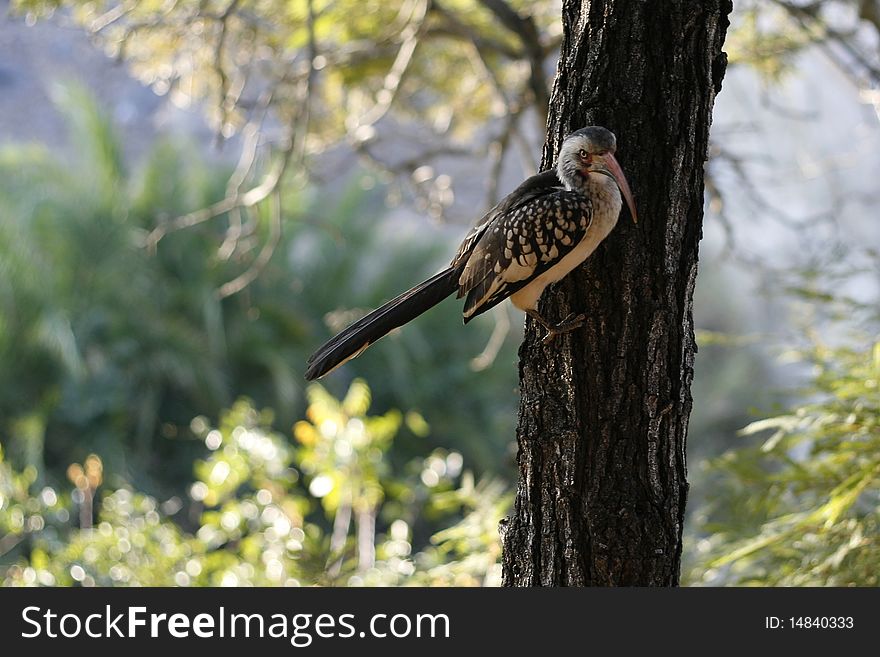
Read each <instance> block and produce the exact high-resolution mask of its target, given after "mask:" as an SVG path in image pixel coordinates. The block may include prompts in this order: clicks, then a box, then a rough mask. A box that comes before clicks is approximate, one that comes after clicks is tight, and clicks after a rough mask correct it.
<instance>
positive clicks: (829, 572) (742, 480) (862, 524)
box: [689, 335, 880, 586]
mask: <svg viewBox="0 0 880 657" xmlns="http://www.w3.org/2000/svg"><path fill="white" fill-rule="evenodd" d="M796 353H797V355H799V356H800V357H801V358H802V359H803V360H804V361H805V362H807V363H808V364H809V365H810V366H811V367H812V370H813V377H812V384H811V385H810V387H808V388H807V389H804V390H802V391H801V392H800V394H799V397H800V400H801V401H799V402H798V403H797V404H796V405H795V406H794V407H793V408H791V409H790V410H789V411H788V412H786V413H783V414H780V415H776V416H773V417H769V418H767V419H764V420H759V421H757V422H753V423H751V424H750V425H749V426H748V427H746V428H745V429H744V430H743V431H742V434H743V435H744V436H746V437H751V438H752V441H751V444H750V445H749V446H748V447H742V448H739V449H736V450H733V451H729V452H727V453H725V454H724V455H722V456H721V457H720V458H717V459H715V460H714V462H713V463H712V465H711V468H712V470H713V471H714V473H715V474H716V475H718V476H717V480H716V483H717V485H718V486H719V487H718V489H717V490H716V491H715V494H714V496H713V502H712V503H711V505H710V506H709V507H708V508H707V509H704V510H702V512H701V514H702V515H703V516H704V524H703V527H702V531H703V532H704V534H705V537H703V538H701V539H698V540H697V541H696V544H695V546H694V547H695V548H696V549H697V551H698V557H699V559H700V562H699V563H698V564H697V565H696V566H695V567H694V568H693V569H692V570H691V572H690V575H689V576H690V578H691V580H692V581H693V582H694V583H700V582H702V583H708V584H717V583H734V584H761V585H784V586H825V585H831V586H851V585H859V586H876V585H877V584H878V580H877V568H876V564H877V563H878V562H880V533H878V529H880V527H878V520H880V516H878V508H880V393H878V386H880V342H878V341H875V340H871V339H870V338H869V337H868V336H866V335H860V336H857V337H856V338H855V339H854V340H853V341H852V342H851V343H850V344H843V345H840V346H830V345H828V344H824V343H822V342H820V341H819V340H818V338H815V337H814V340H813V343H812V344H811V345H810V346H809V347H808V348H806V349H803V350H798V351H797V352H796ZM790 355H794V352H792V354H790ZM768 433H769V435H768ZM758 436H761V437H762V439H761V440H760V441H758V442H755V440H756V439H757V437H758Z"/></svg>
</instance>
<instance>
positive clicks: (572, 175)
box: [556, 126, 638, 222]
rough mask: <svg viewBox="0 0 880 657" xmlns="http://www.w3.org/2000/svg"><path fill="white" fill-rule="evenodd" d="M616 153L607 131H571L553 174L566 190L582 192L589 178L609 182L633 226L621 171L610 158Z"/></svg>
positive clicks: (629, 195)
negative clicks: (614, 186) (619, 197)
mask: <svg viewBox="0 0 880 657" xmlns="http://www.w3.org/2000/svg"><path fill="white" fill-rule="evenodd" d="M616 150H617V139H616V138H615V137H614V133H613V132H611V131H610V130H606V129H605V128H601V127H599V126H588V127H586V128H581V129H580V130H575V131H574V132H572V133H571V134H570V135H568V136H567V137H566V138H565V141H563V142H562V148H561V149H560V150H559V161H558V163H557V165H556V172H557V175H558V176H559V179H560V180H561V181H562V182H563V183H564V184H565V186H566V187H567V188H569V189H580V188H583V187H585V186H586V182H587V181H588V180H590V179H591V178H592V179H593V180H596V178H595V177H596V176H607V177H609V178H611V179H612V180H614V182H615V183H616V184H617V187H618V189H620V193H621V195H622V196H623V198H624V200H625V201H626V204H627V206H628V207H629V212H630V215H632V219H633V221H634V222H637V221H638V217H637V215H636V204H635V201H633V195H632V191H630V188H629V183H627V181H626V177H625V176H624V175H623V170H622V169H621V168H620V165H619V164H618V163H617V160H616V159H615V158H614V152H615V151H616Z"/></svg>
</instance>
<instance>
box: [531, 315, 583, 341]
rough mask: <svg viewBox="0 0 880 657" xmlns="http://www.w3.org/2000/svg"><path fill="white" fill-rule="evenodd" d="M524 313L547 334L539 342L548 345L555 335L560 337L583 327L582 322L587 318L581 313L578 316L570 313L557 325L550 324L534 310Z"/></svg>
mask: <svg viewBox="0 0 880 657" xmlns="http://www.w3.org/2000/svg"><path fill="white" fill-rule="evenodd" d="M526 312H527V313H528V315H529V316H530V317H531V318H532V319H534V320H535V321H536V322H538V323H539V324H540V325H541V326H543V327H544V329H545V330H546V331H547V334H546V335H545V336H544V337H543V338H541V342H542V343H543V344H550V343H551V342H553V340H555V339H556V336H557V335H562V334H563V333H568V332H570V331H573V330H575V329H577V328H580V327H581V326H583V325H584V320H586V318H587V316H586V315H584V314H583V313H581V314H580V315H575V314H574V313H570V314H569V315H568V317H566V318H565V319H563V320H562V321H561V322H559V323H558V324H551V323H550V322H548V321H547V320H546V319H544V318H543V317H541V316H540V315H539V314H538V313H537V312H536V311H534V310H529V311H526Z"/></svg>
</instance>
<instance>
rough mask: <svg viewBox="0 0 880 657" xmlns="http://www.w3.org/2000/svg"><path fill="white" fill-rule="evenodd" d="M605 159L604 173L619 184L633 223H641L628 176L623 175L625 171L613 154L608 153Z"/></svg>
mask: <svg viewBox="0 0 880 657" xmlns="http://www.w3.org/2000/svg"><path fill="white" fill-rule="evenodd" d="M604 159H605V171H602V173H607V175H610V176H611V177H612V178H614V182H616V183H617V186H618V188H620V193H621V194H622V195H623V198H624V200H625V201H626V205H627V207H629V213H630V215H632V220H633V223H636V224H637V223H639V218H638V215H637V214H636V202H635V201H634V200H633V195H632V190H630V188H629V183H628V182H627V181H626V176H624V175H623V169H621V168H620V165H619V164H618V163H617V160H616V159H614V156H613V155H612V154H611V153H606V154H605V158H604Z"/></svg>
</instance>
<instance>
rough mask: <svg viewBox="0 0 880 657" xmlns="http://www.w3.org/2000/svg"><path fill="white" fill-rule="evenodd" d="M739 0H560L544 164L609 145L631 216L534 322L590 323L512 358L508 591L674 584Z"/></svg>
mask: <svg viewBox="0 0 880 657" xmlns="http://www.w3.org/2000/svg"><path fill="white" fill-rule="evenodd" d="M730 10H731V3H730V0H705V1H704V0H669V1H667V2H625V1H623V0H593V1H590V0H564V1H563V14H562V19H563V26H564V36H563V41H562V52H561V57H560V61H559V67H558V71H557V77H556V82H555V85H554V88H553V94H552V98H551V101H550V115H549V120H548V127H547V141H546V145H545V147H544V157H543V168H548V167H550V166H552V165H553V162H554V158H555V155H556V153H557V151H558V148H559V145H560V144H561V142H562V139H563V138H564V137H565V135H567V134H568V133H569V132H571V131H572V130H575V129H577V128H580V127H582V126H585V125H601V126H605V127H607V128H609V129H610V130H612V131H613V132H614V133H615V134H616V135H617V143H618V151H617V153H618V160H619V161H620V163H621V166H622V167H623V169H624V171H625V172H626V174H627V177H628V179H629V181H630V183H631V186H632V188H633V192H634V195H635V198H636V206H637V209H638V213H639V224H638V225H634V224H633V223H632V222H631V221H630V218H629V214H628V212H627V211H626V210H625V209H624V211H623V213H622V214H621V217H620V221H619V223H618V225H617V227H616V228H615V230H614V231H613V232H612V233H611V235H610V236H609V237H608V238H607V239H606V240H605V242H604V243H603V244H602V245H601V246H600V247H599V248H598V249H597V250H596V252H595V253H594V254H593V255H592V257H591V258H589V259H588V261H587V262H586V263H585V264H584V265H583V266H581V267H580V268H578V269H577V270H575V271H574V272H572V274H571V275H570V276H568V277H567V278H566V279H565V280H563V281H560V283H559V284H557V285H556V286H554V287H552V288H550V289H548V290H547V292H546V293H545V294H544V296H543V298H542V300H541V304H540V312H541V314H542V315H543V316H544V317H546V318H548V319H549V320H551V321H558V320H561V319H562V318H564V317H566V316H567V315H568V314H569V312H575V313H581V312H583V313H586V315H587V322H586V324H585V326H584V327H583V328H582V329H578V330H577V331H574V332H572V333H569V334H567V335H565V336H562V337H558V338H557V339H556V340H555V341H554V342H552V343H551V344H549V345H547V346H544V345H542V344H541V341H540V337H541V335H542V329H541V328H540V327H539V326H537V325H536V324H535V323H534V322H533V321H531V320H528V321H527V323H526V335H525V340H524V342H523V344H522V346H521V348H520V390H521V396H522V401H521V404H520V413H519V426H518V429H517V440H518V443H519V454H518V457H517V461H518V464H519V469H520V481H519V487H518V490H517V496H516V504H515V509H514V513H513V516H512V517H510V518H508V519H507V520H506V521H505V523H504V525H503V528H502V529H503V531H502V534H503V543H504V584H505V585H507V586H536V585H540V586H585V585H611V586H615V585H617V586H620V585H639V586H671V585H676V584H677V583H678V577H679V568H680V561H681V536H682V524H683V519H684V509H685V501H686V498H687V489H688V484H687V479H686V475H687V470H686V463H685V440H686V436H687V425H688V418H689V416H690V411H691V405H692V400H691V394H690V385H691V380H692V378H693V363H694V354H695V352H696V350H697V347H696V343H695V341H694V332H693V317H692V298H693V291H694V283H695V280H696V273H697V252H698V244H699V240H700V237H701V234H702V220H703V163H704V161H705V159H706V154H707V147H708V136H709V125H710V122H711V112H712V105H713V102H714V99H715V94H716V93H717V92H718V91H719V89H720V87H721V79H722V77H723V75H724V70H725V65H726V56H725V54H724V53H723V52H722V51H721V48H722V45H723V42H724V36H725V32H726V29H727V26H728V20H727V14H728V13H729V12H730Z"/></svg>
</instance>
